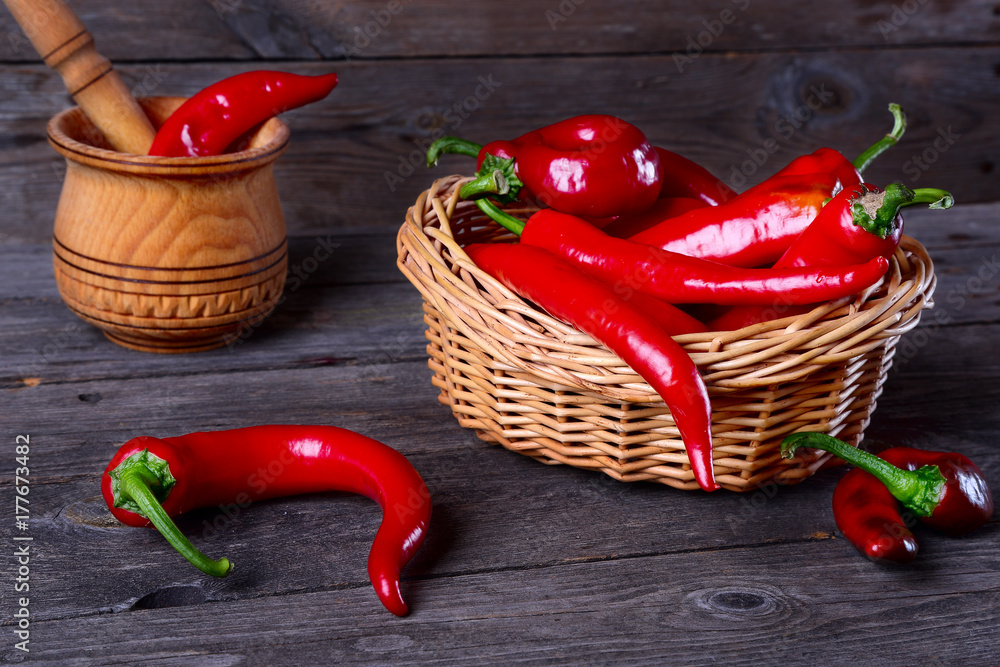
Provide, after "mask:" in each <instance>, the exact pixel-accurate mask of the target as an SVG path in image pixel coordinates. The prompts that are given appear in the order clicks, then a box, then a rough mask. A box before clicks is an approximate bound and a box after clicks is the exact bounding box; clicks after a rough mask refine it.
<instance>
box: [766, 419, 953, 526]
mask: <svg viewBox="0 0 1000 667" xmlns="http://www.w3.org/2000/svg"><path fill="white" fill-rule="evenodd" d="M799 447H812V448H813V449H822V450H823V451H826V452H830V453H831V454H833V455H834V456H837V457H839V458H841V459H843V460H845V461H847V462H848V463H850V464H853V465H855V466H857V467H858V468H861V469H862V470H864V471H865V472H868V473H870V474H872V475H874V476H875V477H876V478H877V479H878V480H879V481H880V482H882V484H884V485H885V488H887V489H888V490H889V493H891V494H892V495H893V496H894V497H895V498H896V499H897V500H898V501H899V502H901V503H903V505H904V506H905V507H906V508H907V509H909V510H911V511H912V512H913V513H914V514H916V515H917V516H930V515H931V514H933V513H934V509H935V508H936V507H937V505H938V503H939V502H941V498H942V497H943V496H944V486H945V478H944V475H942V474H941V470H940V468H938V467H937V466H923V467H922V468H919V469H917V470H903V469H901V468H897V467H896V466H894V465H892V464H891V463H889V462H888V461H886V460H884V459H881V458H879V457H877V456H875V455H874V454H871V453H869V452H866V451H864V450H862V449H858V448H857V447H851V446H850V445H849V444H847V443H846V442H844V441H843V440H838V439H837V438H834V437H832V436H829V435H826V434H825V433H792V434H791V435H790V436H788V437H787V438H785V439H784V440H783V441H782V443H781V455H782V456H783V457H785V458H786V459H790V458H792V457H794V456H795V450H797V449H798V448H799Z"/></svg>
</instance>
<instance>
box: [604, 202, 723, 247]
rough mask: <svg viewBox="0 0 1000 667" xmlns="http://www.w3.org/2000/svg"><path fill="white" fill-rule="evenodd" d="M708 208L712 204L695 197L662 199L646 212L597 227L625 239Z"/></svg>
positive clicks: (622, 216)
mask: <svg viewBox="0 0 1000 667" xmlns="http://www.w3.org/2000/svg"><path fill="white" fill-rule="evenodd" d="M708 206H710V204H706V203H705V202H704V201H703V200H701V199H695V198H694V197H660V198H659V199H657V200H656V201H655V202H653V205H652V206H650V207H649V208H647V209H646V210H645V211H639V212H638V213H633V214H631V215H620V216H618V217H617V218H615V219H614V220H613V221H612V222H610V223H607V224H603V225H597V226H598V227H600V228H601V229H603V230H604V231H605V232H607V233H608V234H609V235H610V236H615V237H618V238H620V239H624V238H628V237H630V236H634V235H635V234H638V233H639V232H641V231H644V230H646V229H649V228H650V227H653V226H654V225H658V224H660V223H661V222H663V221H664V220H669V219H670V218H676V217H677V216H679V215H682V214H684V213H687V212H688V211H693V210H695V209H699V208H706V207H708ZM588 222H593V220H590V219H588Z"/></svg>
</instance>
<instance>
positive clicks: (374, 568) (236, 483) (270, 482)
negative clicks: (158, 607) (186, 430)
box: [101, 426, 431, 616]
mask: <svg viewBox="0 0 1000 667" xmlns="http://www.w3.org/2000/svg"><path fill="white" fill-rule="evenodd" d="M276 466H280V467H281V472H280V473H273V472H272V474H270V475H269V476H267V477H262V475H261V470H267V471H272V469H273V468H274V467H276ZM322 491H348V492H351V493H359V494H362V495H364V496H367V497H369V498H371V499H372V500H375V501H376V502H377V503H378V504H379V505H380V506H381V508H382V524H381V525H380V526H379V529H378V532H377V534H376V535H375V541H374V542H373V543H372V547H371V551H370V553H369V556H368V575H369V577H370V578H371V582H372V586H374V588H375V593H376V594H377V595H378V597H379V600H381V601H382V604H383V605H385V607H386V609H388V610H389V611H391V612H392V613H393V614H396V615H397V616H403V615H405V614H406V613H407V606H406V603H405V602H403V597H402V593H401V591H400V581H399V573H400V571H401V570H402V569H403V567H404V566H405V565H406V564H407V563H408V562H409V561H410V559H411V558H412V557H413V554H414V553H415V552H416V551H417V549H418V548H419V547H420V545H421V543H422V542H423V540H424V536H425V535H426V533H427V527H428V524H429V522H430V515H431V499H430V493H429V492H428V490H427V487H426V486H425V485H424V482H423V480H422V479H421V477H420V474H419V473H417V471H416V470H415V469H414V468H413V466H412V465H411V464H410V462H409V461H407V460H406V458H405V457H404V456H403V455H402V454H400V453H399V452H397V451H396V450H394V449H392V448H391V447H389V446H388V445H384V444H382V443H380V442H378V441H376V440H373V439H371V438H368V437H365V436H363V435H360V434H358V433H354V432H352V431H348V430H346V429H342V428H337V427H334V426H253V427H249V428H241V429H234V430H229V431H211V432H201V433H190V434H188V435H182V436H177V437H171V438H152V437H148V436H140V437H137V438H133V439H131V440H129V441H128V442H126V443H125V444H124V445H122V446H121V447H120V448H119V449H118V451H117V452H116V453H115V455H114V457H113V458H112V459H111V462H110V463H109V464H108V466H107V468H106V469H105V471H104V475H103V476H102V477H101V492H102V494H103V495H104V500H105V502H106V503H107V504H108V507H109V508H110V509H111V513H112V514H113V515H114V516H115V518H116V519H118V520H119V521H121V522H122V523H124V524H126V525H128V526H148V525H150V524H152V525H153V526H155V527H156V529H157V530H159V531H160V533H161V534H162V535H163V536H164V537H165V538H166V539H167V541H168V542H170V544H171V545H172V546H173V547H174V548H175V549H177V551H179V552H180V553H181V554H182V555H183V556H184V557H185V558H187V559H188V561H190V562H191V563H192V564H193V565H195V566H196V567H197V568H198V569H200V570H201V571H202V572H205V573H206V574H210V575H213V576H216V577H224V576H226V575H227V574H228V573H229V572H230V570H231V569H232V566H231V565H230V563H229V561H228V560H227V559H225V558H222V559H220V560H217V561H216V560H212V559H211V558H209V557H208V556H206V555H205V554H203V553H201V552H200V551H198V549H197V548H195V547H194V545H192V544H191V542H190V541H189V540H188V539H187V538H186V537H185V536H184V535H183V534H182V533H181V532H180V530H179V529H178V528H177V526H176V524H174V522H173V521H172V520H171V519H170V517H171V516H176V515H178V514H183V513H184V512H188V511H190V510H193V509H196V508H199V507H210V506H216V505H222V504H229V503H233V502H240V503H248V502H253V501H258V500H264V499H267V498H277V497H281V496H289V495H297V494H303V493H318V492H322Z"/></svg>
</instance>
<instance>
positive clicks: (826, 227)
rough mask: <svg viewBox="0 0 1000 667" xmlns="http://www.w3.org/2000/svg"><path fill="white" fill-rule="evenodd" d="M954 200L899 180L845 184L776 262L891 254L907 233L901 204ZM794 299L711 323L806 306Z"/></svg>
mask: <svg viewBox="0 0 1000 667" xmlns="http://www.w3.org/2000/svg"><path fill="white" fill-rule="evenodd" d="M953 203H954V199H953V198H952V196H951V194H949V193H948V192H945V191H944V190H937V189H934V188H920V189H917V190H910V189H909V188H907V187H906V186H905V185H902V184H900V183H893V184H891V185H889V186H887V187H886V189H885V192H882V191H881V190H879V189H878V188H876V187H875V186H874V185H869V184H867V183H862V184H861V185H859V186H856V187H855V188H853V189H845V190H843V191H841V192H840V193H839V194H838V195H837V196H836V197H834V198H833V200H832V201H830V202H829V203H828V204H827V205H826V206H825V207H823V210H822V211H821V212H820V214H819V215H818V216H817V217H816V220H815V221H814V222H813V223H812V224H811V225H809V227H808V228H807V229H806V230H805V231H803V232H802V234H800V235H799V237H798V238H796V239H795V241H794V242H793V243H792V245H791V246H790V247H789V248H788V250H787V251H785V254H784V255H782V256H781V257H780V258H779V259H778V261H777V262H775V264H774V268H777V269H782V268H793V267H806V266H837V265H842V264H843V263H845V262H846V263H857V262H866V261H869V260H871V259H872V258H877V257H884V258H889V257H891V256H892V254H893V253H894V252H896V247H897V246H898V245H899V239H900V237H901V236H902V235H903V219H902V216H900V214H899V209H900V208H902V207H904V206H912V205H914V204H930V208H933V209H946V208H950V207H951V206H952V204H953ZM791 305H793V304H792V303H791V302H790V301H787V300H777V301H775V302H772V304H771V305H770V306H769V307H740V308H733V309H731V310H729V311H727V312H725V313H723V314H722V315H720V316H719V317H717V318H716V319H714V320H713V321H712V322H711V323H710V324H709V328H711V329H712V330H713V331H730V330H735V329H739V328H741V327H745V326H749V325H751V324H755V323H757V322H762V321H766V320H768V319H773V318H774V317H777V316H779V315H785V316H788V315H793V314H796V313H800V312H804V311H802V310H799V309H793V308H790V307H789V306H791ZM779 311H780V312H779Z"/></svg>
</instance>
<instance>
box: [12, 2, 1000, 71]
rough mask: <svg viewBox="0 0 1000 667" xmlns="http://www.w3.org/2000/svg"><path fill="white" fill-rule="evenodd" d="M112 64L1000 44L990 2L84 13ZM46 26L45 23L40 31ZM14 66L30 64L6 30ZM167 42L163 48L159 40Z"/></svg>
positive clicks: (113, 9) (381, 5)
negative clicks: (154, 36)
mask: <svg viewBox="0 0 1000 667" xmlns="http://www.w3.org/2000/svg"><path fill="white" fill-rule="evenodd" d="M72 6H73V8H74V9H75V10H76V12H77V13H78V14H79V15H80V18H81V19H82V20H83V22H84V23H85V24H86V25H87V26H88V27H89V28H90V30H91V32H92V33H93V34H94V35H95V37H96V38H97V41H98V46H99V47H100V49H101V51H102V52H104V53H105V54H106V55H107V56H108V57H109V58H111V60H112V61H116V62H126V61H148V60H172V59H182V60H220V59H242V60H254V59H269V58H283V59H287V58H291V59H301V60H310V59H312V60H318V59H338V58H351V59H365V58H405V57H427V56H434V57H437V56H451V57H454V56H483V55H486V56H498V55H548V54H561V55H577V54H579V55H589V54H597V53H621V54H629V53H671V52H676V53H677V54H678V55H679V56H688V55H689V54H695V53H698V52H700V51H707V52H724V51H760V50H783V49H798V48H807V49H815V48H847V47H850V48H857V47H869V48H885V47H890V46H898V45H925V44H940V43H944V42H960V43H963V44H983V43H990V42H993V43H995V42H996V41H997V39H998V36H1000V19H998V17H997V14H996V12H995V11H994V6H995V3H994V2H992V1H989V0H963V1H961V2H949V3H926V2H913V3H908V4H904V3H897V2H886V1H883V2H864V1H863V0H852V1H851V2H848V3H846V4H839V5H831V4H829V3H825V2H817V1H812V2H801V3H794V4H788V3H783V2H781V1H780V0H711V1H710V2H704V3H697V4H695V3H691V2H688V1H686V0H667V1H665V2H654V1H652V0H624V1H622V0H617V1H616V0H587V1H586V2H584V1H582V0H565V1H564V0H546V1H544V2H532V1H531V0H513V1H512V2H507V3H504V4H502V5H500V4H497V5H493V4H490V3H474V4H471V5H462V6H461V8H460V9H459V8H458V6H457V5H456V4H455V3H453V2H447V1H446V0H432V1H427V2H420V3H415V2H413V1H412V0H398V2H388V1H386V2H374V3H373V2H362V1H361V0H347V1H340V2H334V3H326V2H324V3H320V2H313V1H310V0H172V1H171V2H161V3H156V4H155V6H153V5H150V4H149V3H143V4H136V3H128V2H124V1H123V0H115V1H114V2H101V1H100V0H75V1H74V2H73V3H72ZM39 22H40V23H44V15H43V16H42V17H40V19H39ZM2 34H6V39H3V40H0V60H2V61H8V62H30V61H31V60H32V54H31V53H30V46H27V40H26V38H24V37H23V35H22V34H21V33H20V31H18V30H17V28H16V26H15V25H13V21H11V20H10V17H9V16H7V15H6V14H3V15H2V16H0V35H2ZM153 34H155V35H156V36H157V39H149V36H150V35H153Z"/></svg>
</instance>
